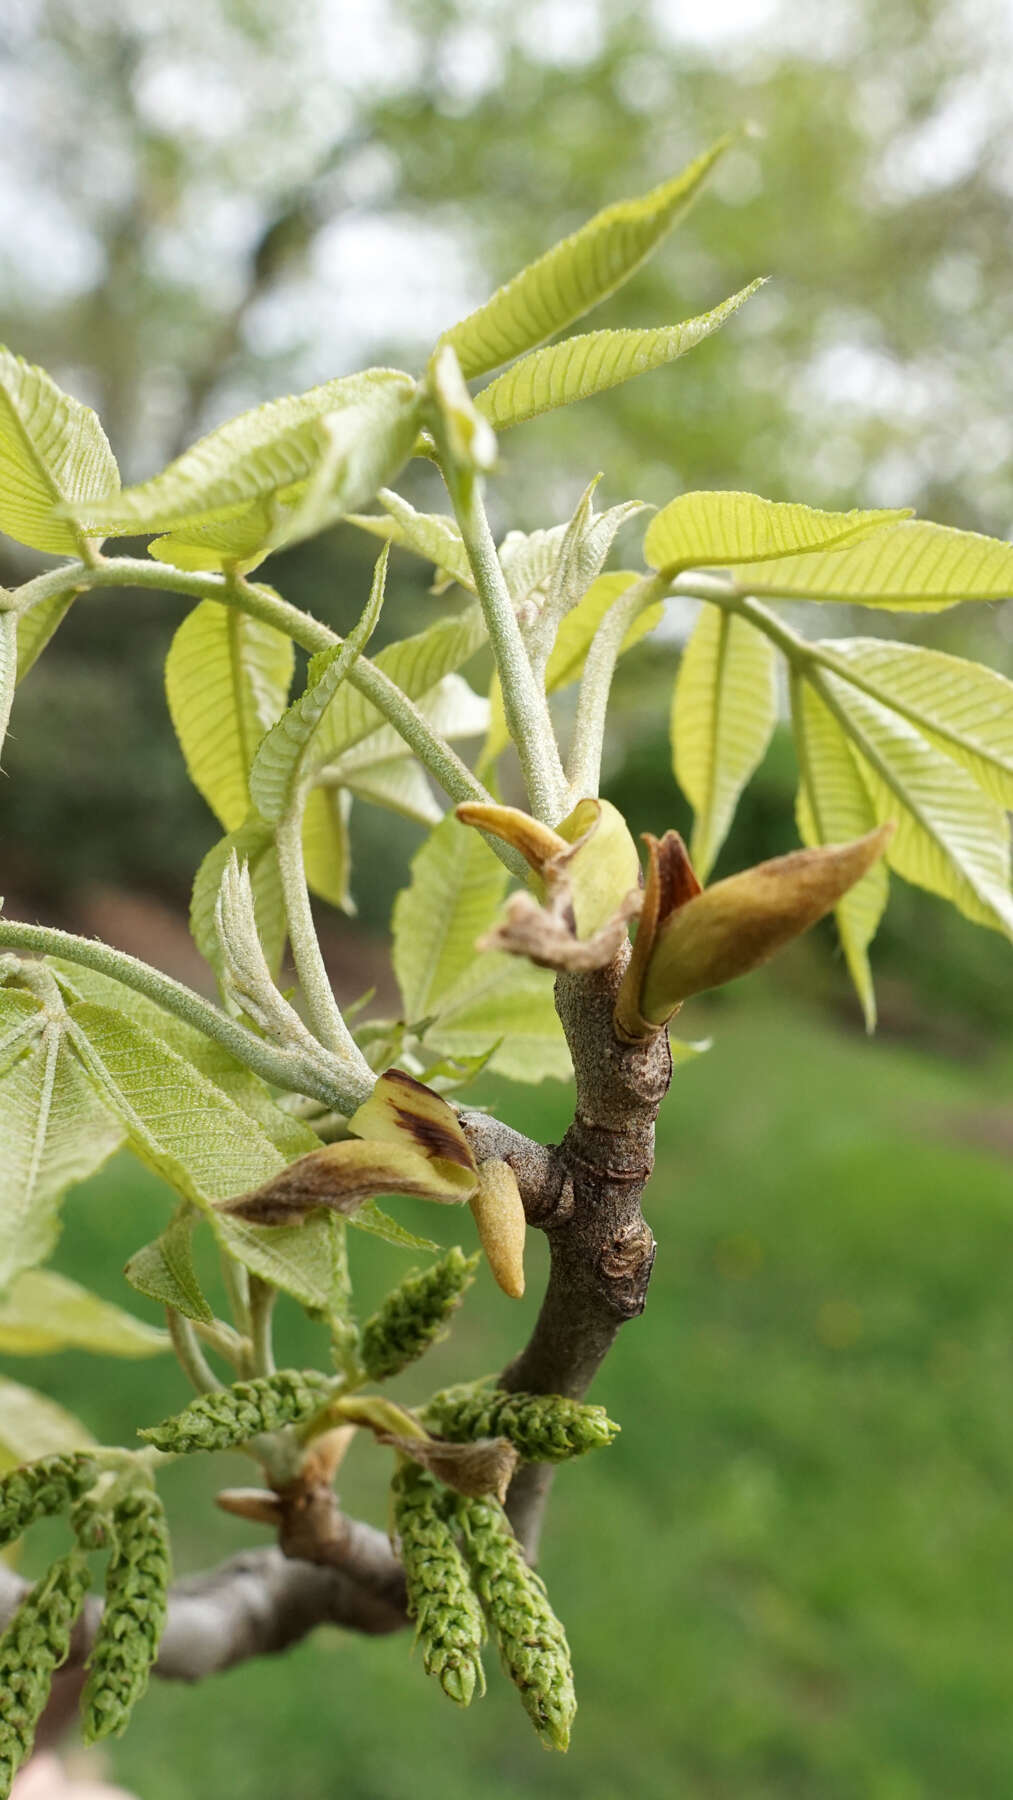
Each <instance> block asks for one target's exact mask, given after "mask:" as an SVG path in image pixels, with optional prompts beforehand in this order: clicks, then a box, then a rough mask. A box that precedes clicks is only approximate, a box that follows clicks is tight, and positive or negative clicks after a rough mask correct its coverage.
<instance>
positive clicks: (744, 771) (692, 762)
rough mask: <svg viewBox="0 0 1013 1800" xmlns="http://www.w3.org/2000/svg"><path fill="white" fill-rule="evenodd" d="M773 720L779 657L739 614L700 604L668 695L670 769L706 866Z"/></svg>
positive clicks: (703, 874)
mask: <svg viewBox="0 0 1013 1800" xmlns="http://www.w3.org/2000/svg"><path fill="white" fill-rule="evenodd" d="M776 722H777V659H776V656H775V652H774V646H773V644H772V643H771V642H770V639H769V638H766V637H764V636H763V635H762V633H761V632H759V631H757V630H755V629H754V627H753V626H752V625H749V624H747V623H746V621H745V620H744V619H738V618H735V617H734V616H733V615H732V614H730V613H726V612H723V611H721V610H720V609H719V608H718V607H716V606H705V607H704V608H703V609H702V611H701V613H700V617H699V619H698V620H697V622H696V625H695V627H694V629H693V632H692V635H691V637H690V639H689V642H688V643H687V645H686V648H685V650H684V652H683V655H682V661H681V662H680V664H679V674H678V678H677V680H676V683H675V690H674V693H673V696H672V718H671V732H672V752H673V763H674V768H675V777H676V780H677V781H678V783H679V786H680V787H681V788H682V791H683V793H684V794H685V795H686V798H687V800H689V802H690V804H691V805H692V807H693V814H694V818H693V837H692V842H691V845H690V857H691V859H692V862H693V867H694V868H695V870H696V872H697V875H698V876H699V878H700V880H701V881H706V879H707V876H708V875H709V874H710V871H711V869H712V868H713V866H714V863H715V860H716V858H717V854H718V851H719V850H720V848H721V846H722V844H723V843H724V841H725V838H726V836H727V834H728V828H729V826H730V825H731V822H732V818H733V817H734V813H735V807H736V805H737V803H738V798H739V795H740V794H741V792H742V790H743V788H744V787H745V785H746V783H747V782H748V781H749V779H750V777H751V776H752V775H753V774H754V773H755V771H756V769H757V768H758V767H759V765H760V763H761V761H762V760H763V757H764V754H765V752H766V749H767V745H768V744H769V743H770V738H771V733H772V732H773V729H774V726H775V724H776Z"/></svg>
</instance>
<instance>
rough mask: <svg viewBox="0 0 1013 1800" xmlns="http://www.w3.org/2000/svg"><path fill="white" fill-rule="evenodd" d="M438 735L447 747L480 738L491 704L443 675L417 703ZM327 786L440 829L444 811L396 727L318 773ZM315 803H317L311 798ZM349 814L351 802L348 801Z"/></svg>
mask: <svg viewBox="0 0 1013 1800" xmlns="http://www.w3.org/2000/svg"><path fill="white" fill-rule="evenodd" d="M418 705H419V711H420V712H422V713H424V714H425V716H426V718H427V719H428V721H429V723H430V725H431V726H432V727H433V730H434V731H437V732H439V734H440V736H441V737H442V738H445V739H446V740H447V742H448V743H454V742H455V741H456V740H458V739H460V738H474V737H481V736H482V734H483V732H485V731H486V730H487V729H488V725H489V702H488V701H487V700H484V699H483V698H482V697H481V696H480V695H479V694H476V693H475V692H474V690H473V689H472V688H470V687H469V686H468V683H467V682H466V681H465V680H464V678H463V676H461V675H444V677H443V679H442V681H438V682H437V684H436V686H435V687H434V688H430V690H429V692H428V694H426V695H425V696H424V698H423V699H422V700H421V701H420V702H419V703H418ZM317 781H318V782H319V783H320V785H321V786H322V787H326V788H343V789H346V790H347V794H348V795H352V796H355V797H356V798H358V799H362V800H366V801H369V802H370V803H371V804H372V805H374V806H386V807H389V808H390V810H391V811H392V812H399V813H401V814H403V816H404V817H405V818H408V819H414V820H415V821H416V822H417V823H418V824H421V825H438V824H439V822H440V820H441V819H442V817H443V811H444V809H443V807H442V806H441V805H440V803H439V801H438V800H437V799H436V796H435V795H434V793H433V790H432V787H431V786H430V784H429V781H428V779H427V777H426V774H425V771H424V769H423V768H422V765H421V763H418V762H416V760H415V758H414V757H413V756H410V755H408V754H407V752H406V747H405V742H404V739H403V738H402V737H401V735H400V733H399V732H397V731H395V729H394V727H393V725H384V726H382V727H381V729H380V730H379V731H373V732H370V734H369V736H368V737H365V738H361V739H360V740H359V742H358V743H357V744H355V745H353V747H352V748H351V749H350V750H347V751H345V753H344V754H343V755H342V756H339V757H338V758H337V760H336V761H334V762H329V763H328V764H327V765H326V767H325V768H323V769H320V770H319V771H318V772H317ZM310 803H311V804H313V797H312V796H311V799H310ZM345 806H346V809H347V799H346V802H345Z"/></svg>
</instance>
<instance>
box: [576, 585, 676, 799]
mask: <svg viewBox="0 0 1013 1800" xmlns="http://www.w3.org/2000/svg"><path fill="white" fill-rule="evenodd" d="M668 588H669V583H668V582H667V580H666V579H665V578H664V576H662V575H643V576H641V578H640V580H639V581H635V582H634V583H633V585H632V587H628V588H627V589H626V591H625V593H622V594H620V596H619V598H618V600H616V601H614V602H613V604H612V605H611V606H610V607H609V610H608V612H607V613H606V614H605V617H604V618H603V620H602V622H601V624H600V625H599V627H598V629H597V631H596V632H595V634H594V637H593V638H592V640H591V648H590V649H589V651H588V653H587V661H586V662H585V664H584V673H583V675H582V676H581V681H580V692H579V694H578V697H577V717H576V721H575V723H574V728H573V747H572V749H571V751H570V759H569V766H568V768H567V772H566V773H567V779H568V781H569V784H570V787H569V801H570V804H571V805H572V804H574V803H575V802H576V801H578V800H585V799H588V798H590V797H593V796H594V795H595V794H597V792H598V787H599V784H600V782H601V758H602V748H603V746H604V742H605V715H606V713H607V711H608V703H609V694H610V693H611V691H612V677H613V675H614V674H615V667H616V663H617V661H618V659H619V652H620V650H621V648H622V643H623V639H624V637H625V636H626V633H627V632H628V630H629V628H630V626H631V625H632V624H633V621H634V619H636V618H637V617H638V616H639V614H640V613H642V612H643V610H644V608H645V607H647V606H652V605H653V604H654V602H655V601H656V600H660V599H661V598H662V597H663V595H665V594H666V593H667V592H668Z"/></svg>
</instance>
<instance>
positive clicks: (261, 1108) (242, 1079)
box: [47, 957, 319, 1162]
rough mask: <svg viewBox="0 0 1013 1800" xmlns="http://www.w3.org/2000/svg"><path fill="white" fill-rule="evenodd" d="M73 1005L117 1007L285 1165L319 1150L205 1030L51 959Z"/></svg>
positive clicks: (72, 965)
mask: <svg viewBox="0 0 1013 1800" xmlns="http://www.w3.org/2000/svg"><path fill="white" fill-rule="evenodd" d="M47 967H48V968H50V969H52V970H53V972H54V974H55V975H56V978H57V980H58V982H59V984H60V987H61V989H62V991H63V993H64V995H65V996H66V998H67V1000H68V1001H69V1002H73V1001H75V1000H89V1001H93V1002H95V1003H96V1005H98V1006H101V1007H105V1008H109V1009H115V1010H116V1011H118V1012H119V1013H122V1014H123V1015H125V1022H128V1023H129V1024H131V1025H133V1026H136V1027H138V1028H139V1029H140V1030H142V1031H143V1032H145V1033H146V1034H147V1035H149V1036H150V1037H152V1038H155V1039H157V1040H158V1041H159V1042H160V1043H161V1044H163V1045H165V1046H166V1047H167V1049H168V1050H169V1051H170V1052H172V1053H173V1054H175V1055H176V1056H178V1057H182V1058H183V1059H184V1060H185V1061H186V1062H187V1063H188V1064H189V1065H190V1066H191V1068H192V1069H193V1070H194V1071H195V1072H196V1074H197V1075H198V1076H199V1077H201V1078H203V1079H204V1080H205V1081H207V1082H208V1083H210V1084H211V1085H212V1086H213V1087H214V1088H215V1089H217V1090H220V1091H221V1093H222V1094H224V1095H225V1097H226V1099H227V1100H228V1101H229V1102H230V1103H231V1104H232V1105H234V1106H235V1107H238V1108H240V1109H241V1111H242V1112H243V1113H245V1114H246V1115H247V1117H248V1118H249V1119H252V1120H254V1121H255V1122H256V1124H257V1125H258V1126H259V1127H260V1128H261V1129H262V1130H263V1131H264V1133H265V1134H266V1136H267V1137H268V1139H269V1140H270V1142H271V1143H272V1144H273V1145H274V1147H275V1149H276V1150H277V1152H278V1154H279V1155H280V1157H281V1159H282V1161H283V1162H290V1161H291V1160H292V1159H293V1158H294V1157H296V1156H301V1155H302V1154H303V1153H304V1151H307V1150H316V1149H318V1148H319V1140H318V1139H317V1137H316V1135H315V1133H314V1132H312V1131H311V1130H310V1128H309V1126H308V1125H305V1124H303V1122H302V1121H301V1120H300V1119H297V1118H295V1117H294V1116H293V1115H292V1114H291V1113H289V1112H286V1111H285V1110H284V1108H283V1107H280V1106H278V1105H277V1103H276V1102H275V1100H274V1099H273V1098H272V1096H271V1091H270V1089H269V1088H268V1086H267V1084H266V1083H265V1082H263V1081H261V1079H260V1076H259V1075H254V1073H253V1071H252V1069H248V1068H246V1066H245V1064H243V1063H241V1062H239V1061H237V1059H236V1058H235V1057H234V1056H232V1055H231V1054H230V1053H229V1051H228V1050H226V1049H224V1048H223V1046H222V1045H221V1044H216V1043H214V1042H213V1041H212V1040H211V1039H210V1038H206V1037H205V1036H204V1033H203V1032H202V1031H197V1030H196V1029H195V1028H194V1027H193V1026H192V1025H187V1024H185V1023H184V1022H183V1020H182V1019H178V1018H177V1017H176V1016H175V1014H174V1013H169V1012H166V1011H165V1010H164V1008H163V1007H161V1006H158V1005H157V1004H156V1002H155V1001H154V1000H149V999H148V998H147V996H146V995H145V994H138V993H136V992H135V991H134V989H133V988H127V987H124V986H123V985H122V983H121V982H118V981H114V980H113V979H112V978H111V977H110V976H108V975H100V974H99V973H98V972H97V971H96V970H95V969H86V968H83V967H82V966H81V965H80V964H79V963H65V962H61V961H60V960H59V959H58V958H56V957H51V958H47Z"/></svg>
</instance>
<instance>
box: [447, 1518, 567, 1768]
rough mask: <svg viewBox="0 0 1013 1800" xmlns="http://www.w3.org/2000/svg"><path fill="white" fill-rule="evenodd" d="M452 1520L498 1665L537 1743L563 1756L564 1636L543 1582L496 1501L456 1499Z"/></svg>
mask: <svg viewBox="0 0 1013 1800" xmlns="http://www.w3.org/2000/svg"><path fill="white" fill-rule="evenodd" d="M458 1516H459V1518H460V1522H461V1529H462V1532H463V1537H464V1555H465V1560H466V1561H467V1563H468V1566H469V1568H470V1569H471V1577H472V1581H473V1582H474V1586H475V1592H476V1593H477V1595H478V1598H479V1601H480V1602H481V1606H482V1611H483V1612H484V1614H485V1617H486V1620H487V1622H488V1625H489V1630H490V1633H491V1635H492V1636H493V1638H494V1639H495V1641H496V1644H497V1646H498V1648H499V1653H500V1657H501V1659H502V1662H503V1667H504V1668H505V1670H506V1672H507V1674H508V1675H509V1677H510V1679H511V1681H512V1682H513V1683H514V1684H515V1686H516V1687H517V1689H518V1691H519V1693H520V1696H521V1700H522V1701H523V1703H524V1709H525V1711H526V1712H527V1714H528V1717H529V1718H530V1720H531V1722H532V1724H533V1725H534V1728H535V1730H536V1731H537V1733H538V1735H539V1737H540V1738H541V1740H542V1742H543V1744H545V1745H546V1746H547V1747H548V1748H549V1749H551V1750H566V1749H567V1748H568V1747H569V1743H570V1726H571V1725H572V1724H573V1717H574V1714H575V1712H576V1710H577V1697H576V1695H575V1693H574V1691H573V1669H572V1667H571V1664H570V1650H569V1645H568V1644H567V1641H566V1633H565V1631H564V1630H563V1627H562V1625H561V1624H560V1622H559V1620H558V1619H557V1617H556V1615H555V1613H554V1612H553V1610H552V1607H551V1606H550V1605H549V1597H548V1594H547V1593H546V1591H545V1583H544V1582H543V1581H542V1579H541V1577H540V1576H539V1575H536V1574H535V1572H534V1570H533V1569H530V1568H529V1567H528V1565H527V1563H526V1562H525V1560H524V1552H523V1551H522V1549H521V1547H520V1545H519V1543H518V1542H517V1539H516V1538H515V1537H514V1534H513V1532H512V1531H511V1529H510V1521H509V1520H508V1518H507V1516H506V1513H505V1512H504V1511H503V1508H502V1507H501V1506H500V1505H499V1504H498V1503H497V1502H496V1501H495V1500H461V1501H459V1502H458Z"/></svg>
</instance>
